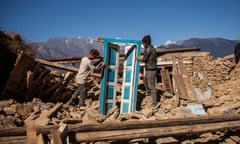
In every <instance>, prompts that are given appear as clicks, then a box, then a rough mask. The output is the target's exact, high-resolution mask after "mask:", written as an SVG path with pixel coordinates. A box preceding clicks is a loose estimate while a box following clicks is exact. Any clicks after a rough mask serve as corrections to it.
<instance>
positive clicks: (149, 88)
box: [137, 35, 157, 107]
mask: <svg viewBox="0 0 240 144" xmlns="http://www.w3.org/2000/svg"><path fill="white" fill-rule="evenodd" d="M142 45H143V47H144V56H143V58H140V57H137V60H140V61H142V62H144V63H145V76H144V87H145V90H146V93H147V94H146V95H147V96H149V95H151V96H152V107H155V106H156V105H157V89H156V87H155V83H156V70H157V67H156V62H157V60H156V58H157V53H156V49H155V48H154V47H153V46H152V44H151V36H150V35H146V36H144V37H143V39H142Z"/></svg>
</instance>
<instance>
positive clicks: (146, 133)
mask: <svg viewBox="0 0 240 144" xmlns="http://www.w3.org/2000/svg"><path fill="white" fill-rule="evenodd" d="M232 128H235V129H240V122H239V121H231V122H220V123H211V124H192V125H178V126H164V127H156V128H146V129H131V130H112V131H111V132H110V131H95V132H82V133H77V134H76V140H77V141H78V142H86V141H102V140H104V141H105V140H129V139H136V138H144V137H166V136H180V135H186V134H199V133H206V132H214V131H217V130H229V129H232Z"/></svg>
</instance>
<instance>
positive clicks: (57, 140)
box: [51, 129, 62, 144]
mask: <svg viewBox="0 0 240 144" xmlns="http://www.w3.org/2000/svg"><path fill="white" fill-rule="evenodd" d="M51 135H52V141H53V144H62V139H61V136H60V132H58V130H56V129H51Z"/></svg>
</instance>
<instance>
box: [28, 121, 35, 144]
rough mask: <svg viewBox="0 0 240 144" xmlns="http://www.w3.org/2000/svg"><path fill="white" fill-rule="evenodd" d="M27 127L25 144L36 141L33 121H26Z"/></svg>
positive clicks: (32, 143) (33, 143) (31, 143)
mask: <svg viewBox="0 0 240 144" xmlns="http://www.w3.org/2000/svg"><path fill="white" fill-rule="evenodd" d="M26 129H27V144H36V143H37V131H36V127H35V121H29V122H27V123H26Z"/></svg>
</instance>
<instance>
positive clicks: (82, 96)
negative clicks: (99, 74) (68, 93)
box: [72, 84, 87, 106]
mask: <svg viewBox="0 0 240 144" xmlns="http://www.w3.org/2000/svg"><path fill="white" fill-rule="evenodd" d="M79 94H80V99H79V106H85V99H86V97H87V92H86V84H78V88H77V90H76V91H75V92H74V93H73V95H72V98H77V96H78V95H79Z"/></svg>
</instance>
